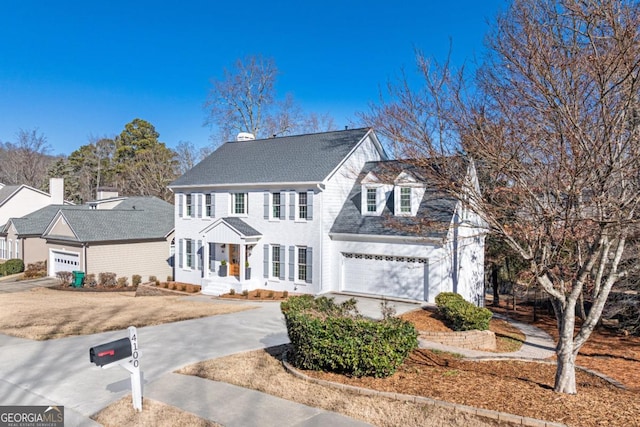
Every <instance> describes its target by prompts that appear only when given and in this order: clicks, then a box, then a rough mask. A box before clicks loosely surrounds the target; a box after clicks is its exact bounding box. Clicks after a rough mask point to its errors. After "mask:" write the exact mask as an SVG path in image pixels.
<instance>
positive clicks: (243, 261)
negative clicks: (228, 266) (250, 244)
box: [238, 244, 247, 282]
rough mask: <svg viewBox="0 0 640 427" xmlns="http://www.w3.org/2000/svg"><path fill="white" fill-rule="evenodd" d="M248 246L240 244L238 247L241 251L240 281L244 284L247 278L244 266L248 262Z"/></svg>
mask: <svg viewBox="0 0 640 427" xmlns="http://www.w3.org/2000/svg"><path fill="white" fill-rule="evenodd" d="M246 246H247V245H245V244H239V245H238V248H239V249H240V266H239V267H240V281H241V282H244V279H245V277H244V273H245V271H244V270H245V269H244V264H245V262H246V260H247V256H246V251H247V248H246Z"/></svg>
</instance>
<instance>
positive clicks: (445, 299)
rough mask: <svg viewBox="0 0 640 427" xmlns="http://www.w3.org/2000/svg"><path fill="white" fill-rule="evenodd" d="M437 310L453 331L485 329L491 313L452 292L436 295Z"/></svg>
mask: <svg viewBox="0 0 640 427" xmlns="http://www.w3.org/2000/svg"><path fill="white" fill-rule="evenodd" d="M436 304H437V305H438V312H439V313H440V314H441V315H442V316H443V317H444V320H445V323H447V325H448V326H449V327H450V328H451V329H453V330H454V331H471V330H474V329H476V330H479V331H486V330H487V329H489V321H490V320H491V316H493V314H492V313H491V311H489V310H488V309H486V308H482V307H476V306H475V305H473V304H471V303H470V302H468V301H466V300H465V299H464V298H462V296H460V295H459V294H456V293H453V292H442V293H440V294H438V295H437V296H436Z"/></svg>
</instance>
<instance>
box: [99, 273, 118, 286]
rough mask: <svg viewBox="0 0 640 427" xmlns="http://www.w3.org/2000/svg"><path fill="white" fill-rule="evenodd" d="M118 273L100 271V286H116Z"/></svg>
mask: <svg viewBox="0 0 640 427" xmlns="http://www.w3.org/2000/svg"><path fill="white" fill-rule="evenodd" d="M116 277H117V275H116V273H100V274H98V284H99V285H100V286H106V287H114V286H116V284H117V282H116Z"/></svg>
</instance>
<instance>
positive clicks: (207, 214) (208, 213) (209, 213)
mask: <svg viewBox="0 0 640 427" xmlns="http://www.w3.org/2000/svg"><path fill="white" fill-rule="evenodd" d="M213 197H214V196H213V194H211V193H206V194H205V195H204V211H203V212H202V217H203V218H213V217H214V212H213V205H212V201H213Z"/></svg>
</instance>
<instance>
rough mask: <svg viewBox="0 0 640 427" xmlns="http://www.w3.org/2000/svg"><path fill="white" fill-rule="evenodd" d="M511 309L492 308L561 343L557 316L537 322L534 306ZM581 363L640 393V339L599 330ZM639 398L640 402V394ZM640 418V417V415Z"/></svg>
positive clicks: (549, 315)
mask: <svg viewBox="0 0 640 427" xmlns="http://www.w3.org/2000/svg"><path fill="white" fill-rule="evenodd" d="M510 307H511V305H510V304H509V306H508V307H507V305H506V304H505V303H504V301H503V302H501V305H500V307H488V308H489V309H491V310H492V311H494V312H496V313H502V314H504V315H506V316H508V317H510V318H512V319H515V320H518V321H520V322H523V323H530V324H532V325H534V326H537V327H538V328H540V329H542V330H544V331H546V332H547V333H549V335H551V336H552V337H553V339H554V340H556V341H557V339H558V330H557V327H556V319H555V317H554V315H553V313H549V312H542V313H540V311H539V312H538V313H537V316H536V317H537V319H536V320H535V321H534V320H533V308H532V307H531V306H530V305H523V304H520V305H517V306H516V307H517V309H516V311H513V310H512V309H509V308H510ZM579 322H580V321H579V319H576V323H578V324H579ZM577 327H578V326H576V328H577ZM576 330H577V329H576ZM577 364H578V365H579V366H582V367H585V368H588V369H593V370H595V371H597V372H600V373H602V374H604V375H606V376H608V377H610V378H613V379H614V380H616V381H618V382H620V383H621V384H623V385H624V386H625V387H626V388H627V389H629V390H631V391H635V392H636V393H640V337H637V336H631V335H626V334H623V333H619V332H616V331H615V330H611V329H606V328H603V327H599V328H597V329H596V330H594V331H593V333H592V334H591V337H589V340H588V341H587V342H586V343H585V345H584V346H583V347H582V348H581V349H580V353H579V355H578V358H577ZM638 398H639V399H640V395H639V396H638ZM638 417H639V418H640V414H639V415H638Z"/></svg>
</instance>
